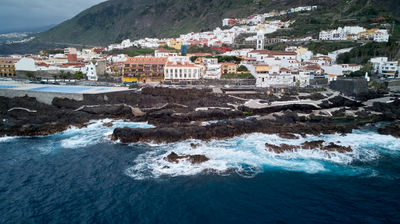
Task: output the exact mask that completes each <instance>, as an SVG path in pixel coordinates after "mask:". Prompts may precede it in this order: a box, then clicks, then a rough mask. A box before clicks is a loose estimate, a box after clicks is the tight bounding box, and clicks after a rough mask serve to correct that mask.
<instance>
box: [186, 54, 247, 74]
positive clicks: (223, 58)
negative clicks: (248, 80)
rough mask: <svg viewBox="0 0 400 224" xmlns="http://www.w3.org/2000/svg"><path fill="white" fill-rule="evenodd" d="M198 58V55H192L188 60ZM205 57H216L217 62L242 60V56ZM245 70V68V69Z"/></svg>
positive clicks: (237, 61)
mask: <svg viewBox="0 0 400 224" xmlns="http://www.w3.org/2000/svg"><path fill="white" fill-rule="evenodd" d="M197 58H199V57H198V56H192V57H190V60H191V61H192V62H194V61H196V59H197ZM205 58H217V59H218V63H220V62H234V63H239V62H241V61H242V58H239V57H236V56H221V55H218V56H211V55H209V56H206V57H205ZM246 71H247V70H246Z"/></svg>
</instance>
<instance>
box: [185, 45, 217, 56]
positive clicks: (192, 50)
mask: <svg viewBox="0 0 400 224" xmlns="http://www.w3.org/2000/svg"><path fill="white" fill-rule="evenodd" d="M187 53H188V54H194V53H210V54H220V53H221V52H219V51H217V50H214V49H211V48H210V47H207V46H204V47H199V46H196V45H194V46H189V47H188V49H187Z"/></svg>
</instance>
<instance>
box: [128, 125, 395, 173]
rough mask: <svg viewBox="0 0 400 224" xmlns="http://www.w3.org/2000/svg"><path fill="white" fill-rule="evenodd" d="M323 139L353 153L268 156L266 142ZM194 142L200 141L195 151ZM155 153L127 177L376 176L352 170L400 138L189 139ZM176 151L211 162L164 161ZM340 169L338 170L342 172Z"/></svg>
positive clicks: (145, 156) (390, 148) (363, 134)
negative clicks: (209, 174) (269, 172)
mask: <svg viewBox="0 0 400 224" xmlns="http://www.w3.org/2000/svg"><path fill="white" fill-rule="evenodd" d="M313 140H324V141H325V142H326V144H328V143H329V142H334V143H336V144H338V145H343V146H350V147H351V148H352V149H353V151H352V152H346V153H339V152H327V151H322V150H319V149H317V150H303V149H299V150H296V151H295V152H286V153H282V154H276V153H273V152H268V151H267V150H266V147H265V143H269V144H274V145H280V144H282V143H285V144H289V145H301V143H303V142H305V141H313ZM190 143H199V144H201V146H199V147H197V148H196V149H192V148H191V147H190ZM149 146H151V147H152V148H153V149H152V150H150V151H148V152H146V153H144V154H141V155H139V156H138V157H137V158H136V160H135V161H134V163H135V165H134V166H132V167H129V168H128V169H127V170H126V174H127V175H129V176H131V177H133V178H135V179H144V178H151V177H154V178H157V177H160V176H172V177H174V176H181V175H196V174H200V173H204V172H209V171H212V172H213V173H217V174H221V175H222V174H226V173H227V172H228V173H229V172H230V173H232V170H233V171H234V172H235V173H237V174H239V175H241V176H243V177H253V176H255V175H257V174H258V173H260V172H264V171H265V170H268V169H282V170H288V171H298V172H306V173H320V172H342V173H343V174H348V175H357V174H360V173H365V174H368V175H372V174H373V173H376V172H375V171H374V170H370V169H365V168H359V167H353V166H352V163H353V162H355V161H362V162H368V161H373V160H376V159H378V158H379V156H380V153H384V152H385V151H389V152H398V151H399V150H400V148H399V146H400V140H399V139H396V138H393V137H390V136H385V135H380V134H377V133H372V132H366V131H355V132H353V133H351V134H348V135H346V136H340V135H337V134H334V135H322V136H318V137H316V136H307V137H306V138H300V139H283V138H280V137H278V136H277V135H266V134H259V133H255V134H250V135H243V136H240V137H235V138H232V139H227V140H220V141H219V140H213V141H210V142H204V141H198V140H188V141H184V142H179V143H173V144H164V145H160V144H158V145H149ZM171 152H175V153H177V154H179V155H196V154H201V155H205V156H207V157H208V158H209V159H210V160H209V161H206V162H204V163H201V164H191V163H190V162H188V161H187V160H185V159H182V160H180V162H179V163H170V162H168V161H167V160H165V157H167V156H168V155H169V154H170V153H171ZM338 167H339V168H338Z"/></svg>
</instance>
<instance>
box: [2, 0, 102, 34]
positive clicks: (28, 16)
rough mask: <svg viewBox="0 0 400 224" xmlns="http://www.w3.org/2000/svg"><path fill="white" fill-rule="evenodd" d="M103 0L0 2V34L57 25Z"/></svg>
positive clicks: (9, 0)
mask: <svg viewBox="0 0 400 224" xmlns="http://www.w3.org/2000/svg"><path fill="white" fill-rule="evenodd" d="M104 1H105V0H0V5H1V7H0V32H4V31H5V30H12V29H16V30H17V29H25V28H30V27H32V28H33V27H41V26H47V25H51V24H58V23H60V22H62V21H64V20H67V19H69V18H72V17H73V16H75V15H76V14H78V13H79V12H81V11H83V10H85V9H87V8H89V7H90V6H93V5H95V4H98V3H100V2H104Z"/></svg>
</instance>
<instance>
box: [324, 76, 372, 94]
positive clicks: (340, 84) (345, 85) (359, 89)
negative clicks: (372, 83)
mask: <svg viewBox="0 0 400 224" xmlns="http://www.w3.org/2000/svg"><path fill="white" fill-rule="evenodd" d="M329 87H330V88H331V89H333V90H336V91H340V92H342V93H344V94H345V95H349V96H360V95H363V94H367V93H368V83H367V81H366V80H365V79H364V78H357V79H338V80H336V81H332V82H331V83H330V85H329Z"/></svg>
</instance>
